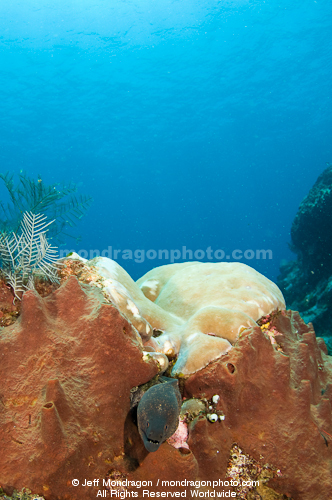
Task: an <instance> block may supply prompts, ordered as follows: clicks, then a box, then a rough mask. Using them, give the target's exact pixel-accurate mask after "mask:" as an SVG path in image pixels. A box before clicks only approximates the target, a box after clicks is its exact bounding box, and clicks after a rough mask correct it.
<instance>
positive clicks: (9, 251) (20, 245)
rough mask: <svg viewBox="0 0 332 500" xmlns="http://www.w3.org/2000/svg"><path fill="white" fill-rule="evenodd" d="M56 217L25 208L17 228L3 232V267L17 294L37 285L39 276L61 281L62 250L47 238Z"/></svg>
mask: <svg viewBox="0 0 332 500" xmlns="http://www.w3.org/2000/svg"><path fill="white" fill-rule="evenodd" d="M53 222H54V221H48V220H47V218H46V217H45V216H44V215H42V214H33V213H31V212H25V213H24V214H23V219H22V222H21V225H20V227H19V229H18V231H17V232H14V231H12V232H10V233H8V234H6V233H5V232H2V233H0V260H1V271H2V274H3V275H4V277H5V279H6V282H7V283H8V284H9V285H10V286H11V287H12V289H13V291H14V294H15V297H17V298H18V299H20V298H21V295H22V293H23V292H24V291H25V290H29V289H33V288H34V283H35V278H36V277H39V278H43V279H47V280H50V281H52V282H58V281H59V278H58V272H57V271H58V268H59V265H60V264H59V263H58V262H57V259H58V255H57V254H58V250H57V248H56V247H53V246H52V245H51V244H50V243H49V242H48V241H47V238H46V232H47V230H48V228H49V226H51V225H52V224H53Z"/></svg>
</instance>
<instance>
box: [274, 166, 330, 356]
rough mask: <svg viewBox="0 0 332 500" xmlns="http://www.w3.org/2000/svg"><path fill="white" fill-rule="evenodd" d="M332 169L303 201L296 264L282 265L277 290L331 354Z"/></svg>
mask: <svg viewBox="0 0 332 500" xmlns="http://www.w3.org/2000/svg"><path fill="white" fill-rule="evenodd" d="M331 224H332V165H330V166H329V167H328V168H326V169H325V170H324V172H323V173H322V174H321V175H320V176H319V177H318V179H317V181H316V183H315V184H314V186H313V187H312V188H311V190H310V191H309V193H308V195H307V196H306V197H305V198H304V200H303V201H302V203H301V204H300V207H299V209H298V212H297V214H296V216H295V219H294V221H293V224H292V229H291V236H292V245H291V248H292V250H293V251H294V252H296V253H297V260H296V261H290V262H283V263H282V265H281V267H280V276H279V278H278V286H279V287H280V289H281V290H282V292H283V295H284V297H285V299H286V302H287V305H288V307H290V308H291V309H293V310H297V311H299V312H300V313H301V316H302V317H303V319H304V320H305V321H306V322H312V323H313V325H314V328H315V331H316V334H317V335H318V336H320V337H324V339H325V340H326V343H327V345H328V346H329V352H330V353H331V354H332V345H331V344H332V335H331V327H330V323H331V315H330V310H331V306H332V294H331V290H332V233H331V231H330V230H329V228H330V227H331Z"/></svg>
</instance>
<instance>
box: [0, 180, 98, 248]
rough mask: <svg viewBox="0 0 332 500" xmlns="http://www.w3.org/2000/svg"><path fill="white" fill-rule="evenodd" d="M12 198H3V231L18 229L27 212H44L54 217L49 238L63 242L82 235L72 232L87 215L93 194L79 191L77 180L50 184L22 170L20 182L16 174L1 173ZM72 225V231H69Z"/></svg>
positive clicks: (0, 215)
mask: <svg viewBox="0 0 332 500" xmlns="http://www.w3.org/2000/svg"><path fill="white" fill-rule="evenodd" d="M0 179H2V180H3V182H4V184H5V186H6V188H7V191H8V194H9V197H10V202H9V203H7V204H4V203H1V202H0V231H2V232H5V233H9V232H11V231H14V232H17V231H18V229H19V227H20V224H21V222H22V218H23V214H24V213H25V212H31V213H32V214H44V215H45V216H46V217H47V218H48V219H49V220H54V222H53V223H52V225H51V226H50V227H49V230H48V238H52V240H53V242H54V243H55V244H58V245H61V244H63V243H64V242H65V241H64V238H65V237H68V236H69V237H72V238H75V239H79V238H77V237H75V236H74V235H72V234H70V232H71V229H70V228H72V227H73V226H75V225H76V224H77V222H78V221H79V220H80V219H81V218H82V217H83V215H84V214H85V212H86V210H87V209H88V207H89V206H90V204H91V202H92V198H91V197H90V196H84V195H77V194H76V193H77V186H76V184H73V183H70V184H64V183H57V184H51V185H46V184H44V182H43V181H42V179H41V177H40V176H38V178H37V180H34V179H32V178H30V177H28V176H27V174H25V173H20V174H19V180H18V183H16V184H15V183H14V175H13V174H11V173H9V172H7V173H5V174H0ZM68 229H69V233H68Z"/></svg>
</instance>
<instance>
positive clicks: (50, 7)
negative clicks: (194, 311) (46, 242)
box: [0, 0, 332, 279]
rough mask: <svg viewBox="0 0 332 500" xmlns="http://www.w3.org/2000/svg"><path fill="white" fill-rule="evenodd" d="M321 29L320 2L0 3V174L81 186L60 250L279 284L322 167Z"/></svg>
mask: <svg viewBox="0 0 332 500" xmlns="http://www.w3.org/2000/svg"><path fill="white" fill-rule="evenodd" d="M331 33H332V3H331V2H330V1H328V0H317V1H314V0H301V1H299V0H293V1H292V2H290V1H286V0H280V1H278V2H275V1H272V0H271V1H258V0H257V1H255V0H254V1H245V0H239V1H217V0H200V1H198V0H190V1H189V0H158V1H157V0H109V1H106V0H80V1H78V0H67V1H66V2H65V1H64V0H43V1H42V2H41V1H40V0H24V1H23V0H11V1H10V2H5V1H4V0H1V2H0V88H1V104H0V105H1V113H0V127H1V133H0V155H1V160H0V161H1V163H0V165H1V168H0V171H1V172H5V171H7V170H10V171H12V172H16V173H19V172H20V171H21V170H25V171H26V172H27V173H28V174H29V175H30V176H37V174H38V173H39V174H40V175H41V177H42V179H43V182H45V183H46V184H47V183H54V182H61V181H66V182H70V181H74V182H75V183H77V184H78V187H79V192H80V193H82V194H89V195H91V196H92V197H93V198H94V203H93V205H92V206H91V208H90V210H89V212H88V213H87V215H86V217H85V218H84V219H82V221H81V222H80V224H79V226H78V228H77V231H76V232H77V233H78V234H81V235H82V240H81V242H79V243H77V242H76V241H75V240H68V245H67V248H66V249H68V250H76V251H79V250H80V251H81V253H82V255H83V256H84V254H85V255H87V256H90V255H91V252H90V251H91V250H97V251H99V252H102V251H103V250H104V254H105V251H109V250H110V249H109V247H112V251H113V250H114V249H117V250H121V251H120V252H118V256H117V260H118V262H119V263H120V264H121V265H122V266H123V267H124V268H125V269H126V270H127V271H128V272H129V273H130V274H131V275H132V276H133V278H135V279H137V278H138V277H139V276H141V275H143V274H144V273H145V272H146V271H148V270H149V269H151V268H152V267H155V266H157V265H162V264H166V263H169V262H170V261H171V260H172V259H171V255H173V256H174V259H173V260H175V261H177V262H180V261H182V257H184V258H190V257H191V256H190V252H189V253H187V254H185V255H184V256H183V255H182V250H183V247H185V249H186V250H192V252H193V258H195V251H196V259H197V258H201V259H202V260H204V261H208V260H209V259H210V258H211V259H212V260H213V261H218V259H219V260H220V259H221V258H222V255H223V253H222V252H224V257H223V260H227V256H229V260H239V261H240V262H245V263H246V264H249V265H251V266H253V267H255V268H256V269H258V270H259V271H261V272H263V273H264V274H265V275H266V276H268V277H269V278H271V279H276V277H277V275H278V269H279V265H280V261H281V260H282V259H289V258H293V257H294V256H293V254H291V252H290V250H289V248H288V242H290V227H291V223H292V220H293V218H294V216H295V214H296V211H297V209H298V206H299V204H300V202H301V200H302V199H303V198H304V196H305V195H306V194H307V192H308V190H309V189H310V187H311V186H312V184H313V183H314V181H315V180H316V178H317V176H318V175H319V174H320V172H322V171H323V170H324V168H325V167H326V163H329V162H332V138H331V137H332V102H331V89H332V37H331ZM0 193H1V196H2V197H4V198H5V196H6V194H5V189H4V188H3V187H1V191H0ZM126 249H127V250H130V251H132V252H133V255H132V258H129V259H124V258H123V253H122V251H123V250H126ZM259 249H265V250H269V252H270V253H269V254H268V255H269V256H270V257H272V258H267V259H264V258H257V254H256V250H259ZM149 250H150V252H148V251H149ZM159 250H168V251H169V252H170V253H169V255H168V257H167V258H165V257H166V256H167V255H166V254H165V253H164V254H162V255H161V256H164V258H160V259H159V258H158V257H159V255H158V252H159ZM172 250H173V254H171V251H172ZM176 250H179V253H180V254H181V255H180V258H179V259H177V256H178V255H179V254H177V253H176ZM216 250H219V253H216V254H215V251H216ZM135 251H136V254H135ZM234 251H237V253H235V254H234ZM197 252H198V253H197ZM106 255H107V254H106ZM135 255H136V258H135ZM110 256H111V257H114V254H112V255H110ZM126 256H127V257H128V256H130V253H128V252H127V254H126ZM148 256H149V257H150V258H148Z"/></svg>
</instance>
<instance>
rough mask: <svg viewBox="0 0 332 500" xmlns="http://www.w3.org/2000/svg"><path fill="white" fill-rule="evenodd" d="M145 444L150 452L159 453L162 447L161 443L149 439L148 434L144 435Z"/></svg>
mask: <svg viewBox="0 0 332 500" xmlns="http://www.w3.org/2000/svg"><path fill="white" fill-rule="evenodd" d="M142 437H143V443H144V446H145V448H146V449H147V450H148V451H149V452H152V451H157V450H158V448H159V446H160V445H161V443H160V441H154V440H153V439H149V438H148V437H147V436H146V434H143V436H142Z"/></svg>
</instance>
